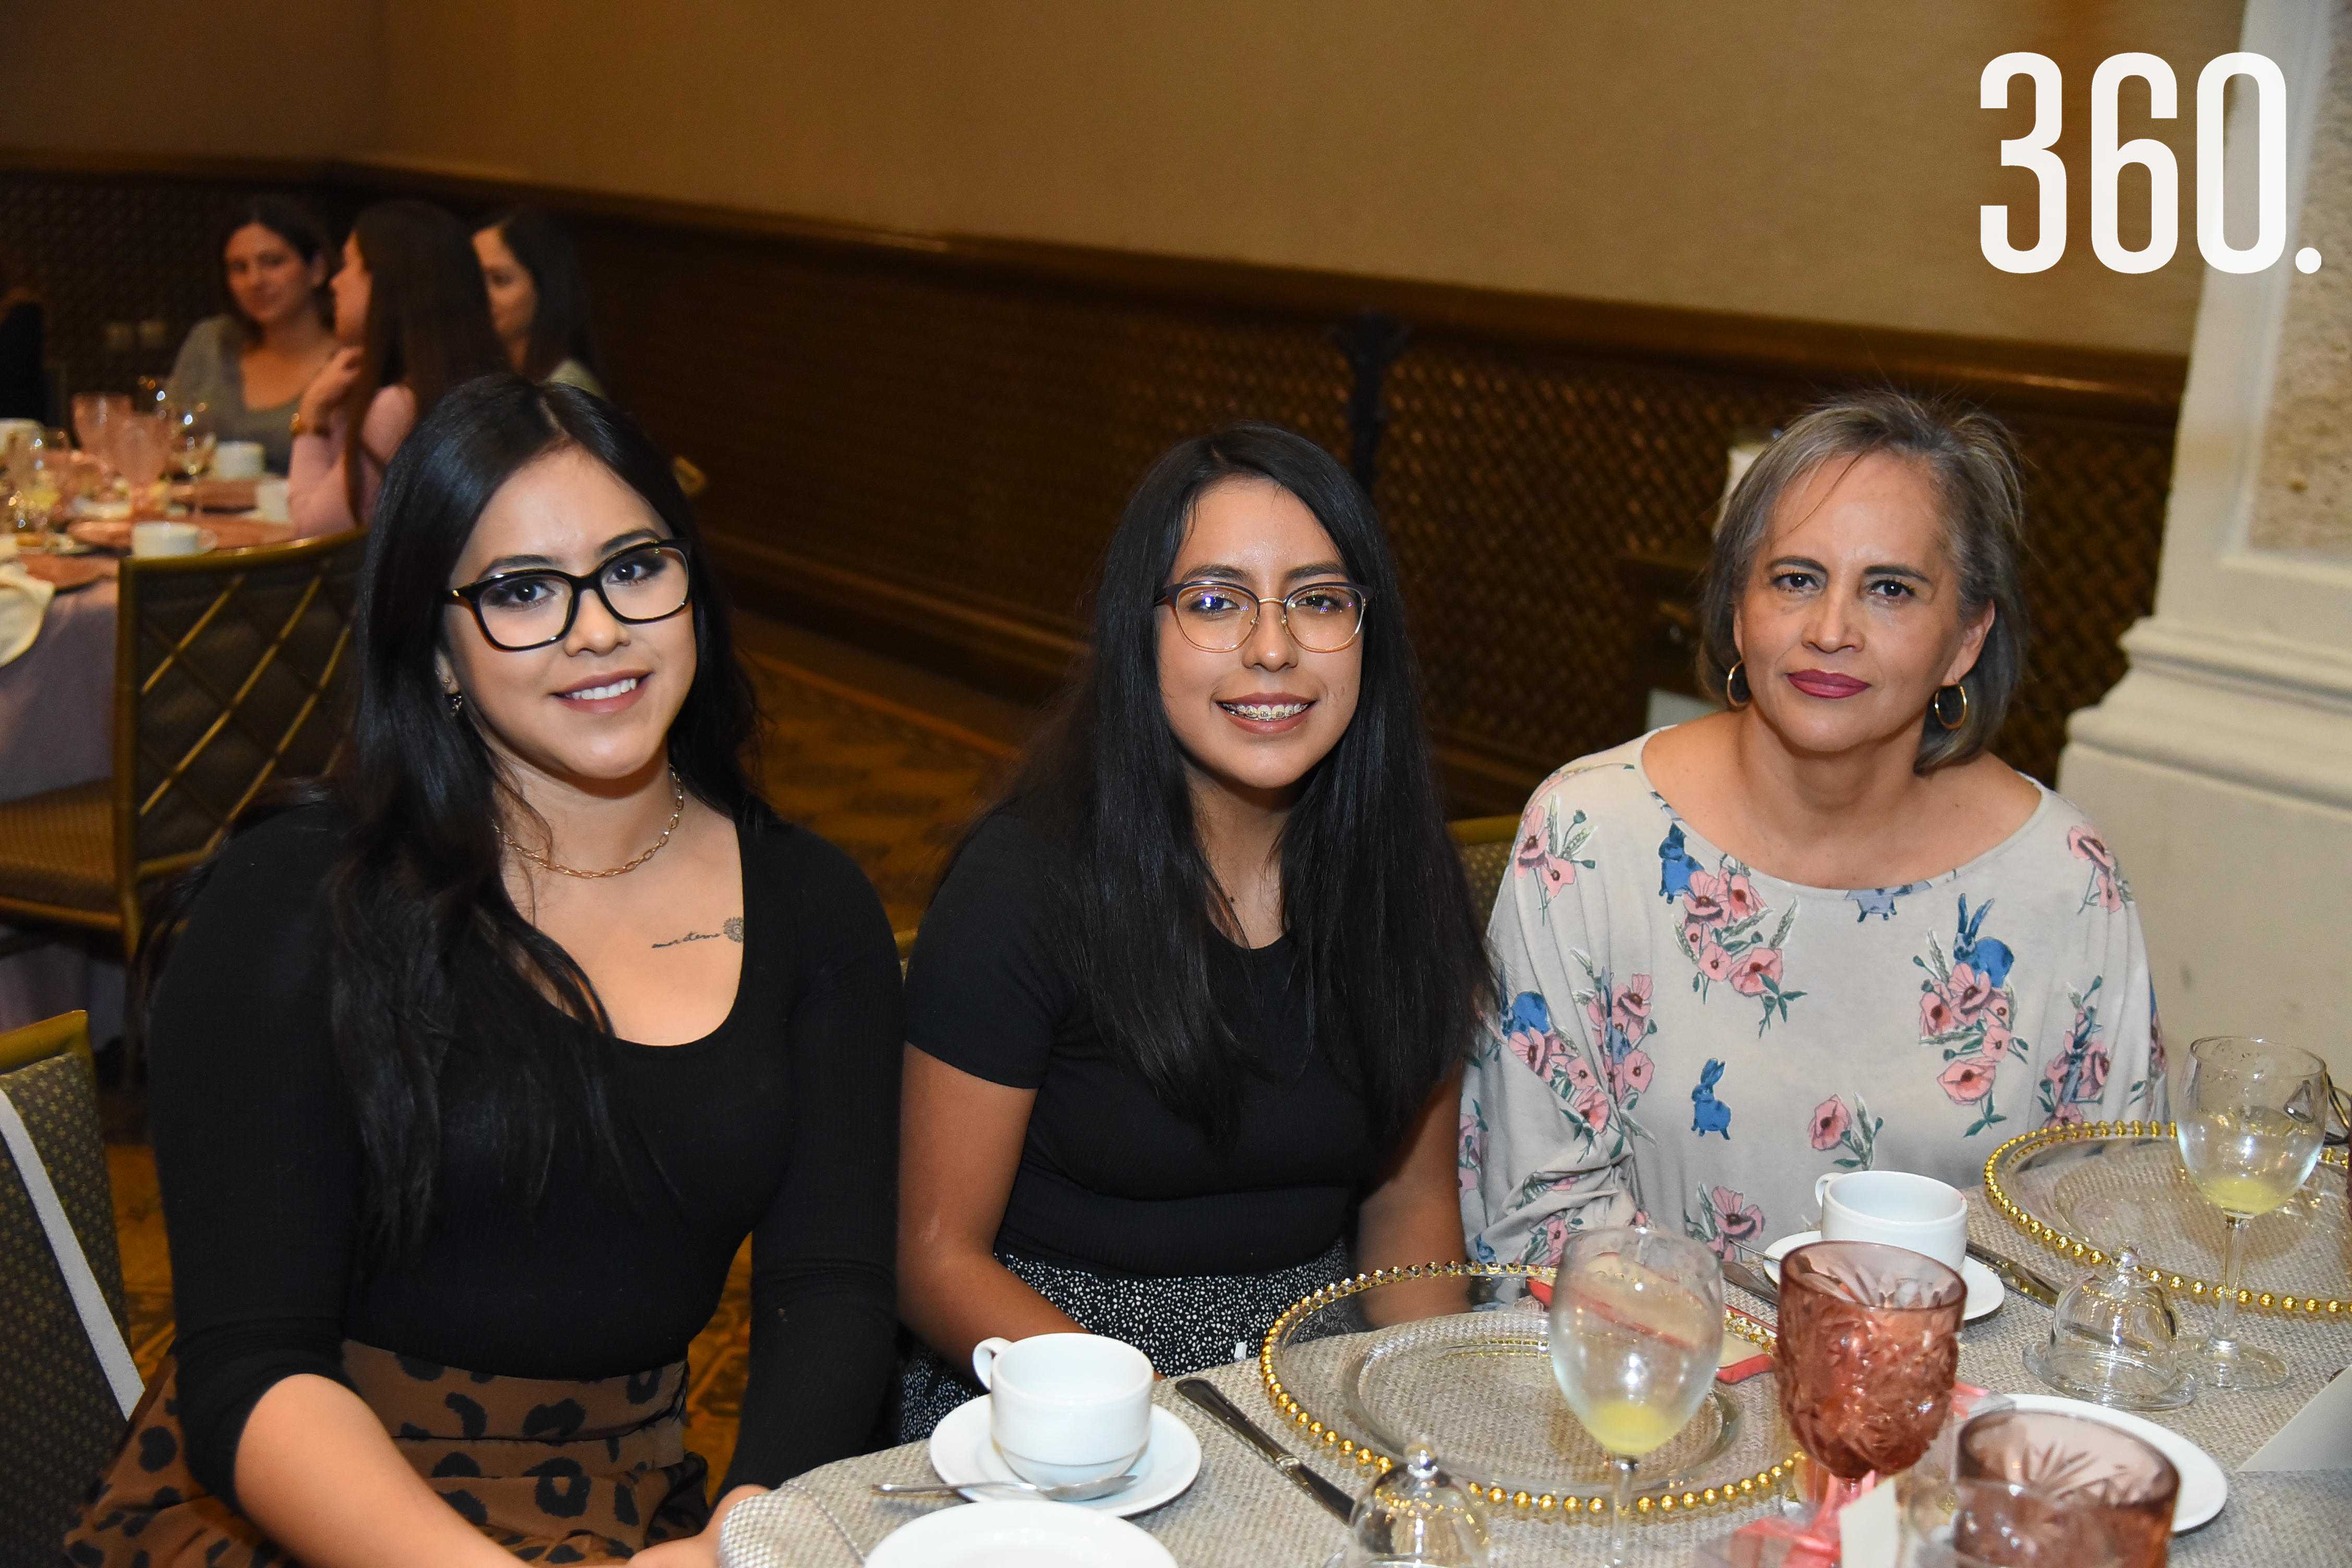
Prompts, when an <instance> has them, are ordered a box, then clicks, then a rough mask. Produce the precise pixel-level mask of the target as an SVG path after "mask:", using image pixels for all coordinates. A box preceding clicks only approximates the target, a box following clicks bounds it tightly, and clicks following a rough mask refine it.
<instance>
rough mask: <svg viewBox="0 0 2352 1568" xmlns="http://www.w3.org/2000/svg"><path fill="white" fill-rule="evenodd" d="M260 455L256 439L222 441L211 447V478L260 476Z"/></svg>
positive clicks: (260, 450) (259, 444) (257, 477)
mask: <svg viewBox="0 0 2352 1568" xmlns="http://www.w3.org/2000/svg"><path fill="white" fill-rule="evenodd" d="M262 456H263V454H262V449H261V443H260V442H258V441H223V442H221V443H220V444H219V445H218V446H216V447H214V448H213V478H215V479H259V478H261V464H262Z"/></svg>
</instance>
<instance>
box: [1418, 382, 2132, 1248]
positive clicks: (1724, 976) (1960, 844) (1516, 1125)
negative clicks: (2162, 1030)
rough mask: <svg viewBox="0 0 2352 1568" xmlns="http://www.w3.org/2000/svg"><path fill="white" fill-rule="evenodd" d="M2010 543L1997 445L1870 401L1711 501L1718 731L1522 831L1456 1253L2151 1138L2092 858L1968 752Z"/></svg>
mask: <svg viewBox="0 0 2352 1568" xmlns="http://www.w3.org/2000/svg"><path fill="white" fill-rule="evenodd" d="M2020 531H2021V508H2020V499H2019V491H2018V481H2017V470H2016V465H2015V460H2014V458H2012V456H2011V451H2010V448H2009V444H2008V440H2007V438H2006V437H2005V435H2004V434H2003V432H2002V431H2001V429H2000V426H1998V425H1996V424H1995V423H1994V422H1993V421H1991V420H1990V419H1988V418H1986V417H1985V416H1982V415H1976V414H1969V415H1961V416H1951V415H1948V414H1947V413H1946V412H1944V411H1942V410H1939V409H1937V408H1934V407H1931V406H1928V405H1923V404H1921V403H1919V402H1916V401H1915V400H1913V399H1911V398H1908V397H1904V396H1900V395H1895V394H1894V393H1879V394H1873V395H1860V396H1853V397H1849V398H1843V399H1840V400H1837V401H1833V402H1831V403H1828V404H1824V405H1822V406H1820V407H1818V408H1816V409H1814V410H1813V411H1811V413H1809V414H1807V415H1805V416H1803V417H1802V418H1801V419H1799V420H1797V421H1796V422H1795V423H1794V424H1793V425H1791V426H1790V427H1789V428H1788V430H1787V431H1786V433H1784V434H1783V435H1781V436H1780V437H1779V439H1777V440H1776V441H1775V442H1774V443H1773V444H1772V445H1771V446H1770V447H1769V448H1767V449H1766V451H1765V453H1764V455H1763V456H1762V457H1761V458H1759V459H1758V460H1757V462H1756V464H1755V466H1754V467H1752V468H1749V469H1748V473H1747V474H1746V476H1745V477H1744V478H1742V479H1740V481H1739V483H1738V487H1737V488H1736V489H1734V490H1733V492H1732V494H1731V497H1730V499H1729V500H1728V502H1727V505H1726V509H1725V515H1724V520H1723V526H1722V528H1721V530H1720V531H1718V532H1717V535H1716V540H1715V552H1714V556H1713V558H1712V560H1711V561H1710V562H1709V563H1708V567H1707V574H1706V584H1705V588H1704V590H1703V593H1702V597H1701V600H1700V625H1701V634H1702V637H1703V638H1704V648H1703V655H1702V663H1703V673H1704V674H1705V675H1706V677H1707V678H1708V679H1709V680H1710V681H1711V683H1712V685H1713V686H1714V688H1715V689H1717V691H1719V692H1721V693H1722V694H1723V696H1724V699H1725V700H1726V701H1727V703H1728V704H1729V708H1728V710H1727V711H1725V712H1721V713H1717V714H1714V715H1711V716H1709V717H1707V718H1704V719H1700V720H1696V721H1693V722H1691V723H1687V724H1683V725H1678V726H1676V727H1675V728H1673V729H1668V730H1661V731H1655V732H1654V733H1652V734H1649V735H1645V736H1643V737H1642V738H1641V739H1640V740H1636V741H1632V742H1627V743H1626V744H1624V745H1622V746H1619V747H1616V748H1614V749H1613V750H1611V751H1607V752H1600V753H1599V754H1597V755H1594V756H1591V757H1586V758H1584V759H1582V760H1581V761H1579V762H1575V763H1570V764H1569V765H1568V766H1567V767H1565V768H1562V769H1561V770H1560V771H1559V773H1555V774H1553V775H1552V776H1551V777H1550V778H1549V779H1548V780H1546V781H1545V782H1544V784H1542V785H1541V786H1540V787H1539V788H1538V790H1537V791H1536V793H1535V795H1534V797H1533V798H1532V799H1531V800H1529V802H1528V807H1527V812H1526V816H1525V818H1524V820H1523V821H1522V822H1521V824H1520V830H1519V848H1518V853H1517V858H1516V864H1515V866H1514V868H1513V870H1512V872H1511V873H1510V875H1509V876H1508V877H1507V879H1506V881H1505V883H1504V886H1503V889H1502V894H1501V896H1500V898H1499V899H1498V900H1497V901H1496V906H1495V912H1494V919H1493V921H1492V923H1491V924H1490V925H1489V927H1488V932H1487V936H1488V942H1489V944H1490V945H1491V947H1492V949H1493V951H1494V955H1495V960H1496V963H1497V965H1498V966H1499V967H1500V968H1501V970H1502V978H1503V994H1504V996H1505V997H1506V998H1507V1002H1506V1005H1505V1006H1504V1008H1503V1010H1502V1011H1501V1012H1500V1013H1499V1014H1498V1015H1497V1016H1496V1017H1495V1018H1494V1019H1493V1020H1492V1023H1491V1026H1490V1028H1489V1030H1488V1032H1487V1037H1486V1040H1485V1041H1484V1043H1483V1044H1482V1045H1481V1047H1480V1048H1479V1051H1478V1054H1477V1056H1476V1058H1475V1060H1474V1062H1473V1064H1472V1066H1471V1068H1470V1072H1469V1081H1468V1083H1467V1085H1466V1086H1465V1091H1464V1097H1463V1114H1462V1123H1463V1125H1462V1140H1463V1164H1464V1167H1465V1169H1464V1173H1463V1210H1464V1215H1465V1228H1466V1229H1467V1230H1468V1231H1469V1232H1470V1234H1471V1237H1472V1246H1473V1249H1474V1250H1475V1252H1476V1253H1477V1255H1478V1257H1479V1258H1482V1259H1487V1260H1496V1259H1501V1260H1507V1261H1515V1262H1516V1261H1522V1260H1524V1261H1528V1262H1532V1263H1539V1264H1541V1263H1549V1262H1551V1261H1552V1260H1554V1259H1555V1258H1558V1257H1559V1251H1560V1247H1561V1245H1562V1242H1563V1240H1564V1238H1565V1237H1566V1234H1567V1233H1568V1232H1569V1231H1570V1230H1575V1229H1580V1228H1583V1227H1586V1226H1601V1225H1615V1224H1622V1223H1624V1222H1625V1221H1626V1220H1628V1219H1629V1218H1631V1217H1632V1216H1633V1215H1634V1214H1635V1213H1636V1212H1641V1213H1645V1214H1646V1215H1648V1216H1649V1217H1650V1219H1651V1220H1652V1221H1653V1222H1654V1223H1656V1224H1658V1225H1662V1226H1669V1227H1671V1226H1675V1225H1677V1224H1679V1225H1680V1226H1683V1228H1684V1229H1685V1230H1686V1231H1687V1232H1688V1233H1689V1234H1691V1235H1693V1236H1695V1237H1700V1238H1701V1239H1704V1240H1706V1241H1707V1242H1708V1243H1710V1244H1711V1245H1713V1246H1714V1247H1716V1249H1717V1251H1718V1252H1723V1251H1727V1250H1728V1248H1729V1247H1731V1246H1732V1245H1733V1244H1735V1243H1737V1244H1743V1245H1744V1244H1759V1245H1760V1244H1762V1243H1764V1242H1768V1241H1770V1240H1771V1239H1773V1238H1774V1237H1780V1236H1784V1235H1787V1234H1789V1233H1790V1232H1794V1231H1797V1230H1801V1229H1802V1228H1804V1227H1806V1226H1809V1225H1810V1224H1811V1223H1812V1216H1811V1209H1812V1202H1813V1196H1812V1194H1813V1183H1814V1180H1815V1178H1816V1177H1818V1176H1819V1175H1821V1174H1822V1173H1824V1172H1827V1171H1831V1170H1836V1169H1846V1170H1853V1169H1859V1168H1869V1167H1872V1166H1876V1167H1880V1168H1885V1169H1891V1170H1902V1171H1913V1172H1919V1173H1926V1174H1928V1175H1932V1176H1936V1177H1939V1178H1941V1179H1942V1180H1944V1181H1947V1182H1949V1183H1951V1184H1954V1185H1956V1186H1968V1185H1971V1184H1974V1183H1975V1182H1976V1181H1977V1180H1978V1179H1979V1173H1980V1172H1981V1170H1982V1168H1983V1165H1984V1161H1985V1157H1986V1155H1987V1154H1988V1153H1990V1152H1991V1150H1992V1148H1993V1146H1994V1145H1995V1144H1997V1143H1999V1142H2000V1141H2001V1140H2002V1139H2004V1138H2007V1137H2008V1136H2010V1135H2011V1133H2014V1132H2018V1131H2025V1130H2028V1129H2031V1128H2035V1127H2040V1126H2043V1125H2046V1124H2049V1123H2052V1122H2067V1121H2082V1120H2084V1119H2086V1118H2088V1119H2091V1120H2098V1119H2101V1118H2113V1117H2124V1116H2161V1115H2162V1114H2163V1106H2164V1088H2163V1076H2164V1060H2163V1047H2162V1045H2161V1043H2160V1040H2159V1038H2158V1035H2157V1030H2156V1015H2155V1005H2154V998H2153V996H2152V995H2151V994H2150V991H2149V984H2148V968H2147V952H2146V950H2145V948H2144V947H2143V945H2142V942H2141V935H2140V924H2139V914H2138V910H2137V908H2136V907H2135V906H2134V905H2133V903H2132V899H2131V891H2130V889H2129V888H2128V887H2127V886H2126V883H2125V881H2124V879H2123V875H2122V873H2121V871H2120V870H2118V869H2117V868H2116V860H2115V857H2114V856H2113V855H2112V854H2110V853H2109V852H2108V850H2107V847H2106V846H2105V844H2104V843H2103V842H2102V841H2101V840H2100V837H2099V834H2098V830H2097V829H2096V828H2095V827H2093V826H2091V824H2090V823H2089V822H2088V821H2087V820H2086V819H2085V818H2084V816H2083V814H2082V813H2081V812H2079V811H2077V810H2075V809H2074V807H2073V806H2072V805H2068V804H2067V803H2066V802H2065V801H2064V800H2063V799H2061V798H2060V797H2059V796H2057V795H2053V794H2052V793H2051V792H2050V791H2048V790H2046V789H2044V788H2042V786H2041V785H2040V784H2036V783H2034V782H2033V781H2032V779H2029V778H2025V777H2023V776H2022V775H2021V774H2019V773H2015V772H2014V771H2012V770H2011V769H2010V768H2009V767H2008V766H2006V765H2005V764H2004V763H2001V762H2000V760H1999V759H1998V758H1996V757H1994V756H1993V755H1992V754H1991V753H1990V752H1988V751H1987V750H1986V748H1987V746H1988V745H1989V744H1990V742H1991V740H1992V738H1993V736H1994V735H1995V734H1996V733H1997V732H1998V731H2000V722H2001V718H2002V716H2003V715H2004V714H2005V713H2007V712H2008V710H2009V705H2010V702H2011V699H2012V698H2013V697H2014V696H2015V694H2016V691H2017V688H2018V683H2019V681H2020V679H2021V676H2022V674H2023V671H2024V668H2025V644H2026V626H2025V616H2024V601H2023V595H2022V593H2021V588H2020V585H2019V582H2018V555H2019V550H2020Z"/></svg>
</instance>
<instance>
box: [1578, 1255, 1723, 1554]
mask: <svg viewBox="0 0 2352 1568" xmlns="http://www.w3.org/2000/svg"><path fill="white" fill-rule="evenodd" d="M1550 1344H1551V1363H1552V1373H1553V1375H1554V1376H1555V1377H1557V1378H1558V1379H1559V1389H1560V1392H1561V1393H1562V1394H1565V1395H1566V1396H1567V1398H1568V1407H1569V1409H1570V1411H1571V1412H1572V1413H1573V1414H1574V1415H1575V1416H1576V1419H1577V1421H1578V1423H1579V1424H1580V1425H1581V1426H1583V1427H1584V1429H1585V1431H1587V1432H1588V1433H1590V1434H1591V1436H1592V1440H1593V1441H1594V1442H1596V1443H1598V1444H1600V1445H1601V1447H1603V1448H1604V1449H1606V1450H1608V1452H1609V1453H1610V1455H1611V1456H1612V1458H1614V1460H1615V1472H1616V1473H1615V1495H1614V1499H1613V1502H1614V1507H1613V1509H1612V1513H1611V1518H1610V1527H1609V1561H1610V1563H1611V1564H1612V1568H1619V1565H1622V1563H1624V1562H1625V1560H1626V1556H1627V1553H1628V1552H1629V1551H1630V1550H1631V1546H1632V1542H1631V1540H1630V1537H1629V1535H1628V1528H1629V1526H1630V1524H1631V1522H1632V1518H1633V1472H1634V1469H1635V1467H1636V1466H1637V1465H1638V1464H1639V1463H1640V1462H1641V1460H1642V1459H1643V1458H1644V1457H1645V1456H1647V1455H1649V1454H1652V1453H1654V1452H1656V1451H1657V1450H1658V1449H1659V1448H1661V1447H1664V1445H1665V1444H1666V1443H1668V1442H1669V1441H1671V1440H1672V1439H1673V1438H1674V1436H1675V1434H1677V1433H1679V1432H1680V1431H1681V1430H1682V1429H1683V1428H1684V1427H1685V1426H1688V1425H1689V1424H1690V1419H1691V1417H1692V1416H1694V1415H1697V1414H1698V1408H1699V1406H1700V1405H1703V1404H1705V1403H1706V1396H1707V1394H1708V1393H1709V1392H1710V1391H1711V1390H1712V1389H1713V1388H1714V1387H1715V1369H1716V1366H1717V1359H1718V1357H1719V1355H1720V1353H1721V1352H1722V1349H1723V1268H1722V1265H1721V1264H1719V1263H1718V1262H1717V1260H1716V1257H1715V1254H1714V1253H1712V1252H1709V1251H1708V1250H1707V1249H1706V1247H1703V1246H1701V1245H1700V1244H1698V1243H1697V1242H1696V1241H1692V1240H1689V1239H1687V1238H1686V1237H1679V1236H1669V1235H1667V1234H1665V1233H1664V1232H1663V1231H1655V1230H1651V1229H1648V1228H1646V1227H1643V1226H1627V1227H1624V1228H1622V1229H1611V1230H1588V1231H1582V1232H1580V1233H1577V1234H1575V1235H1573V1236H1571V1237H1570V1238H1569V1243H1568V1249H1567V1250H1566V1251H1565V1252H1564V1253H1562V1254H1561V1255H1560V1260H1559V1271H1558V1273H1557V1275H1556V1276H1555V1277H1554V1279H1553V1283H1552V1298H1551V1308H1550Z"/></svg>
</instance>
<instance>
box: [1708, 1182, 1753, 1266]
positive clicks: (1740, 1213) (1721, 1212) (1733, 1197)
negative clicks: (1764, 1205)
mask: <svg viewBox="0 0 2352 1568" xmlns="http://www.w3.org/2000/svg"><path fill="white" fill-rule="evenodd" d="M1707 1205H1708V1206H1709V1207H1711V1208H1713V1209H1714V1210H1715V1239H1714V1240H1713V1241H1711V1242H1709V1243H1707V1245H1708V1246H1709V1247H1712V1248H1713V1249H1714V1251H1715V1253H1716V1255H1717V1257H1720V1258H1728V1257H1730V1256H1731V1247H1732V1244H1733V1243H1734V1242H1740V1243H1745V1242H1750V1241H1753V1240H1755V1239H1756V1238H1757V1237H1759V1236H1761V1235H1762V1234H1763V1233H1764V1211H1763V1210H1762V1209H1760V1208H1759V1207H1757V1206H1756V1205H1754V1204H1751V1203H1749V1202H1748V1198H1747V1195H1746V1194H1741V1193H1735V1192H1733V1191H1732V1190H1731V1189H1730V1188H1729V1187H1717V1188H1716V1189H1714V1191H1712V1192H1711V1193H1709V1194H1707Z"/></svg>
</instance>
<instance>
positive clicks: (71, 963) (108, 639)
mask: <svg viewBox="0 0 2352 1568" xmlns="http://www.w3.org/2000/svg"><path fill="white" fill-rule="evenodd" d="M188 521H194V522H196V523H198V525H199V526H201V527H203V528H205V529H206V530H208V531H211V533H212V535H213V543H214V544H215V547H216V548H217V549H218V550H221V551H234V550H243V549H250V548H253V547H256V546H259V545H265V544H272V543H279V542H284V541H286V540H288V539H290V538H291V537H293V529H292V528H291V527H290V526H289V525H287V524H283V523H276V522H270V521H264V520H262V519H259V518H257V517H256V516H254V515H252V514H249V513H248V514H243V515H232V516H227V517H216V516H213V515H211V514H206V515H205V516H203V517H201V518H194V519H190V520H188ZM73 528H74V531H78V532H77V542H79V543H80V544H82V545H83V546H84V548H86V549H89V551H90V552H89V553H86V554H78V555H42V554H27V555H26V556H24V557H23V559H24V561H25V562H26V563H27V564H28V565H30V564H31V563H38V562H42V561H55V562H59V563H66V562H74V563H84V562H86V563H92V564H93V565H94V566H95V567H96V568H97V570H98V574H97V576H96V577H95V579H94V580H92V581H89V582H87V583H77V584H74V585H72V586H69V587H60V588H59V589H58V592H57V593H56V595H54V596H53V597H52V598H51V599H50V600H49V605H48V609H47V612H46V613H45V614H44V615H43V616H42V618H41V629H40V632H39V634H38V635H37V637H34V639H33V643H32V646H31V647H27V648H26V650H25V651H24V652H23V653H21V654H19V655H18V656H17V657H16V658H15V659H13V660H11V661H10V662H8V663H7V664H5V665H0V801H10V800H19V799H22V798H23V797H25V796H26V795H40V794H43V793H44V792H46V791H48V790H53V789H64V788H66V787H68V785H72V784H88V783H89V782H91V781H92V780H95V779H102V778H106V777H108V776H110V774H111V773H113V771H114V653H115V636H116V626H117V623H118V621H119V619H120V614H119V612H120V609H121V597H120V592H119V584H118V581H117V578H118V576H119V573H120V567H121V555H122V554H123V553H124V552H127V550H128V548H129V545H130V530H131V524H130V522H129V521H112V520H108V521H92V522H83V523H77V524H75V525H73ZM81 535H89V537H88V538H82V537H80V536H81ZM78 575H79V574H78ZM9 934H11V931H10V928H7V927H5V926H0V938H5V937H6V936H8V935H9ZM123 985H124V971H123V965H122V963H121V952H120V950H119V948H117V947H116V945H115V944H114V943H113V942H112V939H110V938H100V937H86V936H82V935H79V934H74V933H68V934H66V935H63V936H61V937H60V938H59V940H57V941H53V942H47V943H45V944H43V945H41V946H37V947H34V948H31V949H29V950H27V951H26V952H19V953H13V954H10V955H8V956H6V957H5V958H0V1030H5V1029H11V1028H16V1027H17V1026H21V1025H25V1024H30V1023H34V1022H37V1021H38V1020H40V1019H42V1018H47V1017H52V1016H56V1015H57V1014H59V1013H65V1012H71V1011H73V1010H74V1009H76V1008H81V1009H84V1010H87V1011H88V1012H89V1017H90V1036H91V1038H93V1039H96V1040H106V1039H110V1038H111V1037H113V1036H115V1035H118V1034H120V1033H121V1029H122V1016H123Z"/></svg>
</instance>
